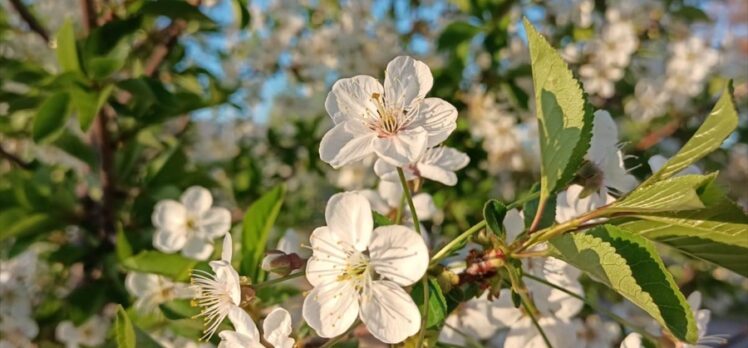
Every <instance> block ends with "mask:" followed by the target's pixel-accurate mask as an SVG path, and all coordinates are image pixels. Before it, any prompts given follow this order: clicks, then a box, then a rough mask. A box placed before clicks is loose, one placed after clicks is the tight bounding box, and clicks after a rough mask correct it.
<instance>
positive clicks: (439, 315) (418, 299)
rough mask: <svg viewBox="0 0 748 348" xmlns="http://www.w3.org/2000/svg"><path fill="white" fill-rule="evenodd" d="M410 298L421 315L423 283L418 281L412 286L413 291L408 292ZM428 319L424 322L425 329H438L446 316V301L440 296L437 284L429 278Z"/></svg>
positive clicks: (440, 290)
mask: <svg viewBox="0 0 748 348" xmlns="http://www.w3.org/2000/svg"><path fill="white" fill-rule="evenodd" d="M410 294H411V295H410V296H411V297H413V301H414V302H415V303H416V305H417V306H418V308H419V309H420V310H421V313H423V306H424V302H423V282H421V281H419V282H417V283H416V284H414V285H413V289H412V290H411V291H410ZM428 306H429V313H428V314H429V317H428V320H426V328H427V329H431V328H435V327H436V328H438V327H440V326H441V324H442V323H443V322H444V319H445V317H446V316H447V314H448V313H447V300H446V299H445V298H444V294H442V289H441V288H440V287H439V282H438V281H437V280H436V279H434V278H431V277H429V303H428Z"/></svg>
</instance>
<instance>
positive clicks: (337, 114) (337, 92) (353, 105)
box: [325, 75, 384, 124]
mask: <svg viewBox="0 0 748 348" xmlns="http://www.w3.org/2000/svg"><path fill="white" fill-rule="evenodd" d="M375 93H378V94H380V95H381V94H384V89H383V87H382V84H380V83H379V81H377V80H376V79H375V78H373V77H371V76H365V75H359V76H354V77H351V78H347V79H340V80H338V81H337V82H335V84H333V85H332V89H331V90H330V93H328V94H327V99H326V100H325V109H326V110H327V113H328V114H329V115H330V117H332V120H333V122H335V124H338V123H341V122H344V121H346V120H361V119H362V118H363V117H365V116H366V115H376V114H377V106H376V104H375V103H374V102H373V98H372V96H373V95H374V94H375Z"/></svg>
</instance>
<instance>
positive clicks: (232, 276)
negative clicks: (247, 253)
mask: <svg viewBox="0 0 748 348" xmlns="http://www.w3.org/2000/svg"><path fill="white" fill-rule="evenodd" d="M232 254H233V243H232V240H231V234H230V233H227V234H226V236H225V237H224V239H223V250H222V251H221V259H220V260H217V261H211V262H210V268H211V269H212V270H213V273H212V274H211V273H209V272H206V271H202V270H198V269H196V270H194V271H193V274H192V287H193V289H194V290H195V292H196V294H195V302H196V303H197V305H198V306H200V307H202V311H201V312H200V316H201V317H203V321H204V322H205V331H204V336H203V338H210V337H211V336H213V334H214V333H215V332H216V330H217V329H218V325H219V324H221V322H222V321H223V320H224V319H225V318H226V317H227V316H229V315H231V312H232V311H233V310H234V308H237V307H238V306H239V305H240V304H241V284H240V278H239V273H237V272H236V270H235V269H234V267H233V266H232V265H231V258H232ZM240 310H241V309H240Z"/></svg>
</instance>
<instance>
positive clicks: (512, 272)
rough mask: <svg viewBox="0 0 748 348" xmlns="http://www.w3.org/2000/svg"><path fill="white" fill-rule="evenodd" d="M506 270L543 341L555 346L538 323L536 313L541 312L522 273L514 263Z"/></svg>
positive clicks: (551, 346) (549, 347)
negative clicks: (523, 279)
mask: <svg viewBox="0 0 748 348" xmlns="http://www.w3.org/2000/svg"><path fill="white" fill-rule="evenodd" d="M506 272H507V274H508V275H509V282H510V283H511V284H512V291H514V292H515V293H517V294H518V295H519V298H520V300H521V302H522V306H523V307H524V308H525V312H526V313H527V315H528V316H530V319H532V323H533V324H534V325H535V328H537V329H538V332H540V335H541V336H542V337H543V341H544V342H545V344H546V346H548V348H553V345H551V341H550V340H549V339H548V336H546V334H545V331H543V328H542V327H540V323H538V319H537V317H536V315H537V314H538V313H539V311H538V309H537V307H535V303H533V301H532V298H530V296H529V292H528V291H527V286H525V283H524V282H523V281H522V278H521V277H520V275H519V274H520V273H519V272H518V271H517V269H516V268H514V266H512V265H507V267H506Z"/></svg>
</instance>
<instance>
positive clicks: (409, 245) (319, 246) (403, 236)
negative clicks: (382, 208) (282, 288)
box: [303, 192, 429, 343]
mask: <svg viewBox="0 0 748 348" xmlns="http://www.w3.org/2000/svg"><path fill="white" fill-rule="evenodd" d="M325 220H326V221H327V226H323V227H319V228H317V229H315V230H314V232H312V236H311V238H310V241H311V245H312V250H313V253H312V257H311V258H310V259H309V261H308V263H307V268H306V277H307V280H308V281H309V283H310V284H312V286H314V289H313V290H312V291H311V292H310V293H309V295H307V297H306V299H305V300H304V308H303V316H304V319H305V320H306V322H307V324H309V326H311V327H312V328H313V329H314V330H315V331H316V332H317V334H318V335H319V336H322V337H335V336H338V335H341V334H343V333H344V332H345V331H346V330H348V328H349V327H350V326H351V325H352V324H353V322H354V321H355V320H356V318H357V317H360V318H361V321H363V323H364V324H365V325H366V327H367V328H368V330H369V332H370V333H371V334H372V335H373V336H374V337H376V338H377V339H379V340H380V341H382V342H385V343H398V342H402V341H403V340H405V339H406V338H407V337H408V336H411V335H414V334H415V333H416V332H418V330H419V328H420V321H421V314H420V312H419V310H418V307H417V306H416V305H415V303H414V302H413V299H411V297H410V295H408V293H407V292H405V290H403V288H402V287H403V286H409V285H412V284H413V283H415V282H416V281H418V280H419V279H420V278H421V277H422V276H423V274H424V273H425V272H426V268H427V267H428V262H429V261H428V250H427V248H426V244H425V243H424V241H423V238H421V237H420V236H419V235H418V234H416V233H415V232H414V231H413V230H411V229H410V228H407V227H405V226H397V225H390V226H383V227H378V228H376V229H374V228H373V226H374V221H373V218H372V215H371V206H370V205H369V202H368V201H367V200H366V198H365V197H364V196H362V195H361V194H359V193H355V192H346V193H340V194H336V195H334V196H333V197H331V198H330V201H329V202H328V204H327V209H326V211H325Z"/></svg>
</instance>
